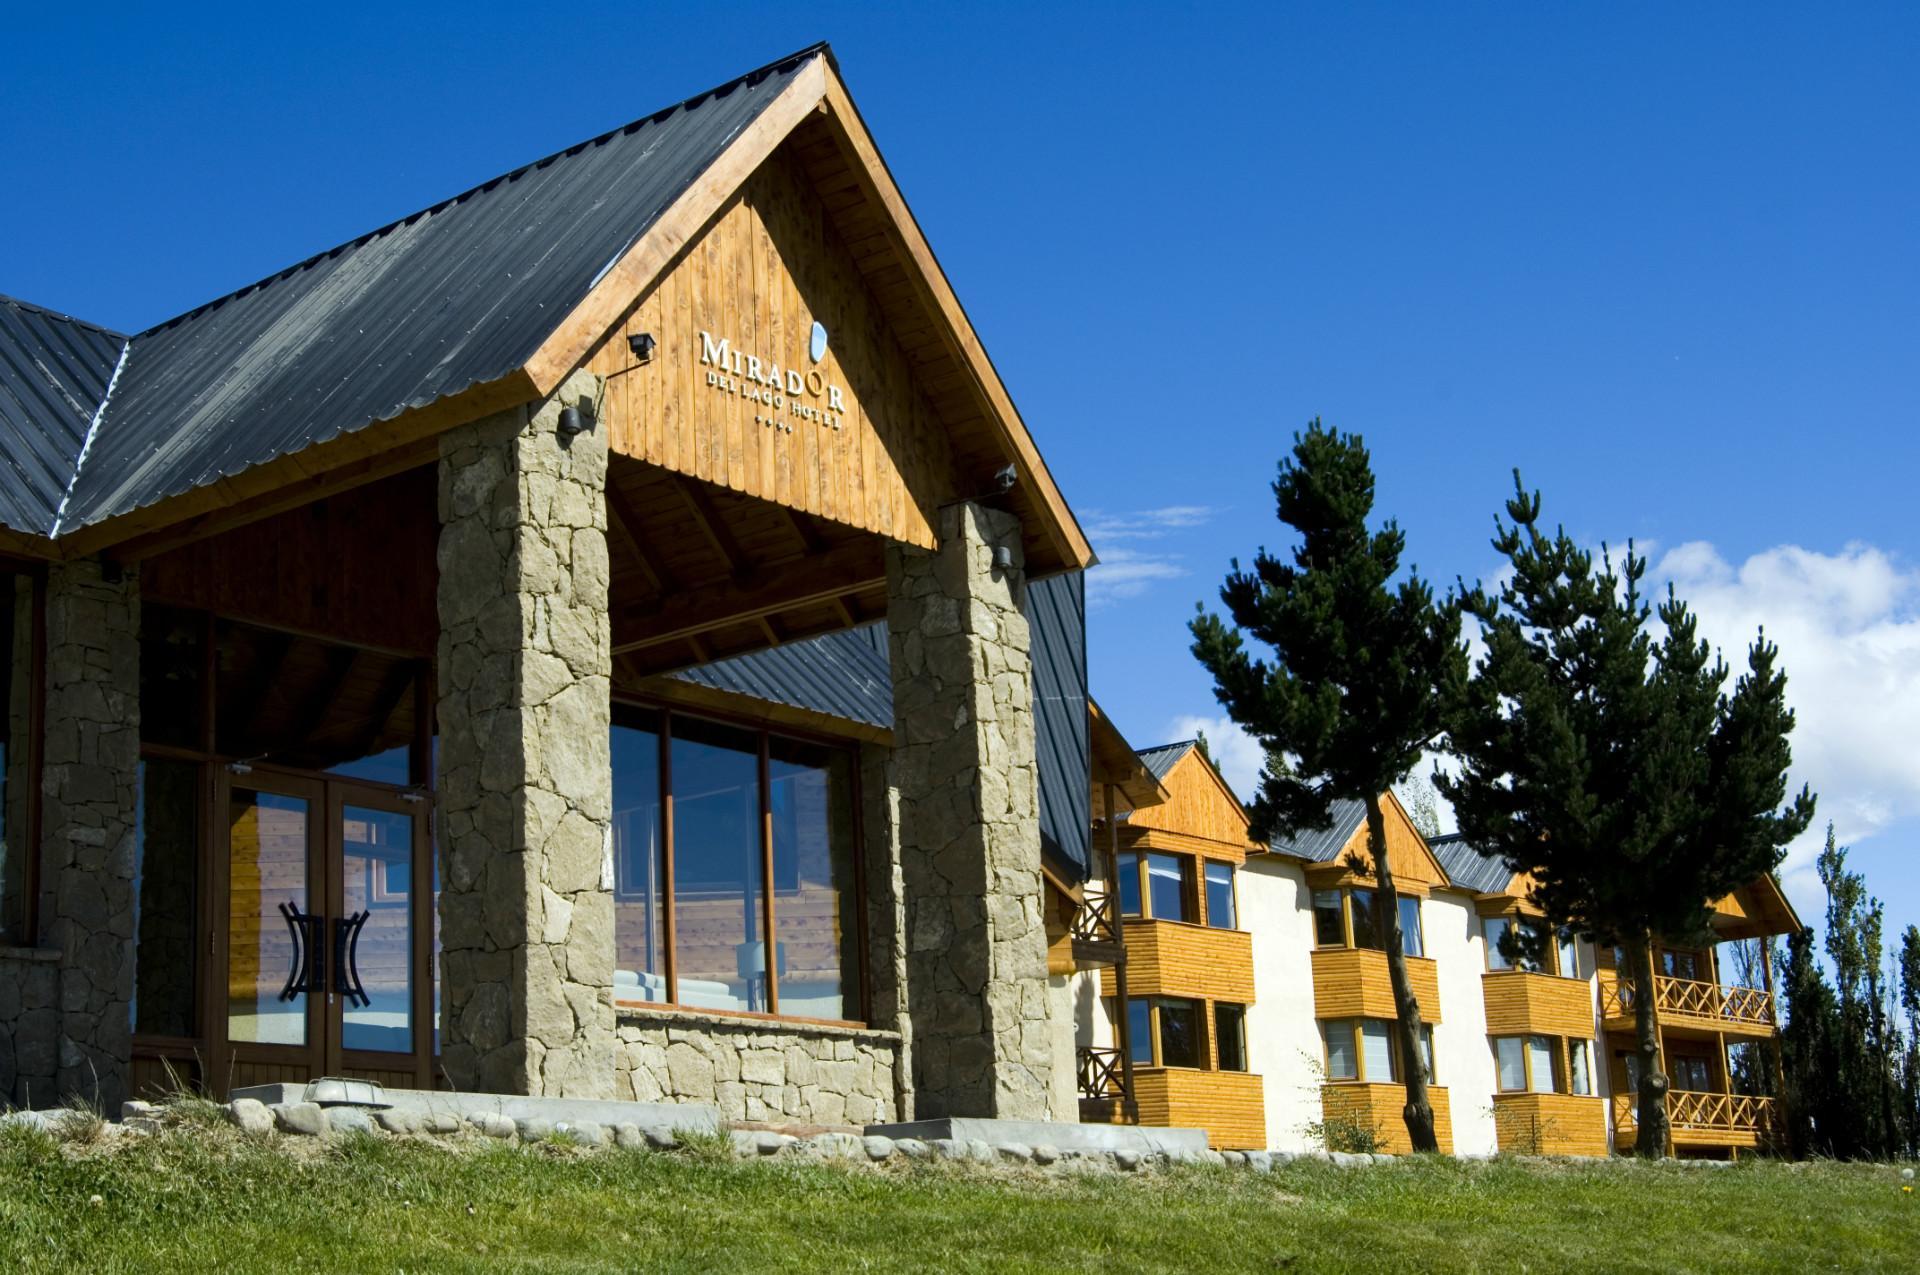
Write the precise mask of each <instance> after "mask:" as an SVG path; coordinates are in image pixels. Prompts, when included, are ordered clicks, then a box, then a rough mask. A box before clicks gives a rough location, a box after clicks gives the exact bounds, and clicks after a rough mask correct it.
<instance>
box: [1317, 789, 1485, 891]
mask: <svg viewBox="0 0 1920 1275" xmlns="http://www.w3.org/2000/svg"><path fill="white" fill-rule="evenodd" d="M1380 810H1381V813H1382V814H1383V815H1385V816H1386V823H1387V863H1388V864H1389V865H1390V866H1391V867H1392V868H1393V881H1394V887H1395V888H1396V889H1397V890H1398V891H1399V892H1400V893H1401V894H1412V895H1421V896H1425V895H1426V894H1429V893H1431V892H1432V891H1434V890H1444V889H1450V888H1452V885H1453V883H1452V881H1451V880H1450V879H1449V878H1448V877H1447V870H1446V869H1445V868H1444V867H1442V866H1441V863H1440V860H1439V859H1437V858H1435V857H1434V853H1433V851H1432V850H1431V849H1429V848H1428V846H1427V839H1426V838H1425V837H1423V836H1421V835H1420V830H1419V829H1418V828H1416V827H1414V824H1413V820H1412V819H1411V818H1410V817H1409V816H1408V814H1407V812H1406V808H1405V807H1403V806H1402V805H1401V804H1400V799H1399V798H1398V797H1395V796H1394V795H1393V794H1392V793H1391V792H1388V793H1385V794H1383V795H1382V797H1381V800H1380ZM1369 863H1370V859H1369V855H1368V850H1367V825H1366V821H1365V820H1362V821H1361V823H1360V826H1359V827H1358V828H1356V829H1354V831H1353V833H1352V835H1351V836H1349V837H1348V838H1347V842H1346V844H1345V845H1343V846H1342V847H1341V848H1340V852H1339V853H1338V854H1336V855H1335V856H1334V857H1333V858H1331V859H1329V860H1327V861H1326V862H1324V863H1311V864H1308V865H1307V868H1306V874H1307V883H1308V884H1309V885H1311V886H1313V887H1314V888H1316V889H1332V888H1334V887H1336V886H1341V885H1359V886H1366V885H1370V884H1372V882H1373V873H1372V871H1371V869H1370V868H1369V867H1367V866H1366V865H1368V864H1369Z"/></svg>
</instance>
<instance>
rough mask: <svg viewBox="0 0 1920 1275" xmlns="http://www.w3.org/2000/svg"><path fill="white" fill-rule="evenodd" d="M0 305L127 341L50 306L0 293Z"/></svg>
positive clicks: (95, 324)
mask: <svg viewBox="0 0 1920 1275" xmlns="http://www.w3.org/2000/svg"><path fill="white" fill-rule="evenodd" d="M0 305H11V306H18V307H19V308H20V309H22V310H31V311H32V312H33V313H35V314H37V315H40V316H42V317H44V318H48V319H54V320H56V321H58V322H61V323H75V324H78V325H79V326H81V327H83V328H92V329H93V330H94V331H95V332H98V333H100V335H102V336H110V337H112V338H113V339H114V340H116V341H124V340H126V339H127V334H126V333H124V332H118V331H115V330H114V329H112V328H110V327H106V326H105V325H103V324H99V323H94V322H92V321H91V320H88V319H81V318H76V317H75V316H74V315H71V314H68V313H67V312H66V311H64V310H55V309H53V308H52V307H50V306H44V305H36V304H35V303H34V302H32V301H24V300H22V299H21V298H19V297H15V296H9V295H7V294H6V293H4V292H0Z"/></svg>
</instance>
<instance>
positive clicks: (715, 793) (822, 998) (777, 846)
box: [612, 708, 860, 1020]
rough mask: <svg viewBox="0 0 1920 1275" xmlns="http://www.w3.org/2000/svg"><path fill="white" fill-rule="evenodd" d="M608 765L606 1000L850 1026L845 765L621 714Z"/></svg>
mask: <svg viewBox="0 0 1920 1275" xmlns="http://www.w3.org/2000/svg"><path fill="white" fill-rule="evenodd" d="M663 732H664V737H665V740H666V743H665V746H664V747H663V746H662V738H663ZM612 755H613V772H614V827H613V840H614V847H613V848H614V893H615V899H616V913H615V916H616V921H615V945H616V951H617V954H618V959H617V961H616V962H615V970H614V996H615V997H616V998H617V999H621V1000H637V1001H671V1002H673V1003H675V1004H679V1005H685V1006H687V1007H689V1008H695V1009H720V1010H742V1011H747V1012H752V1013H773V1012H777V1013H780V1014H783V1015H790V1016H794V1017H801V1018H828V1019H841V1020H845V1019H857V1018H858V1017H859V1005H860V983H859V971H860V953H859V924H858V916H857V912H856V908H855V890H854V858H855V849H856V847H855V837H854V822H853V817H854V811H853V763H852V757H851V755H850V754H849V753H847V752H846V751H845V750H842V749H836V748H831V747H827V746H824V745H816V744H810V743H804V742H801V741H797V740H790V739H787V738H784V737H778V736H772V735H765V734H763V733H761V732H758V731H753V730H747V729H743V728H739V727H734V726H728V725H723V724H720V723H717V722H710V721H706V720H703V719H700V718H693V717H684V716H681V715H679V714H674V715H673V716H672V718H671V720H670V721H663V719H662V717H661V715H659V714H657V713H650V712H645V711H638V710H629V709H626V708H622V709H620V710H619V711H618V713H617V714H616V717H615V725H614V729H613V739H612ZM769 871H770V872H771V877H769ZM769 894H771V897H769ZM769 923H771V925H772V937H773V941H772V942H771V943H769V942H768V937H769V935H768V926H769ZM669 954H671V965H672V977H671V980H669V976H668V964H669Z"/></svg>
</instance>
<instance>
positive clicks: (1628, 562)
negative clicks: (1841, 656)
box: [1435, 473, 1813, 1156]
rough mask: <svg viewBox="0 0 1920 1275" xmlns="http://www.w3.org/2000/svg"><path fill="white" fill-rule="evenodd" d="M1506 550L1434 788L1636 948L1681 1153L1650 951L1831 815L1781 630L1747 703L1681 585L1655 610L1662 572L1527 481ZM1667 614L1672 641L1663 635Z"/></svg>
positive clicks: (1641, 1124)
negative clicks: (1797, 716)
mask: <svg viewBox="0 0 1920 1275" xmlns="http://www.w3.org/2000/svg"><path fill="white" fill-rule="evenodd" d="M1507 517H1508V519H1509V520H1510V522H1509V524H1508V525H1501V524H1499V522H1498V520H1497V519H1496V524H1495V525H1496V533H1497V534H1496V536H1495V539H1494V547H1495V548H1496V549H1498V550H1499V551H1500V552H1501V553H1502V554H1503V555H1505V557H1506V558H1507V560H1508V562H1509V563H1510V564H1511V566H1512V574H1511V577H1510V579H1509V581H1508V582H1507V583H1506V585H1505V586H1504V587H1503V588H1501V590H1500V591H1499V592H1498V594H1497V595H1488V594H1487V593H1485V592H1483V591H1480V590H1475V591H1474V592H1473V593H1472V594H1471V595H1469V597H1468V600H1467V608H1468V610H1469V611H1471V612H1472V613H1473V614H1474V616H1475V617H1476V618H1477V619H1479V621H1480V623H1481V625H1482V626H1483V629H1484V633H1485V639H1486V647H1487V653H1486V656H1485V658H1484V659H1483V660H1481V662H1480V664H1479V666H1478V668H1477V669H1476V671H1475V675H1474V677H1473V678H1472V680H1471V682H1470V683H1467V684H1466V685H1464V686H1463V687H1462V688H1461V693H1460V694H1459V695H1458V697H1457V699H1456V700H1455V701H1454V705H1453V708H1452V710H1451V711H1450V713H1449V720H1448V728H1449V736H1450V739H1449V744H1450V748H1451V750H1452V752H1453V753H1454V754H1455V755H1456V756H1457V757H1458V758H1459V759H1460V762H1461V766H1460V772H1459V774H1458V775H1455V776H1451V777H1449V776H1446V775H1437V776H1436V777H1435V782H1436V784H1437V785H1438V786H1439V788H1440V790H1441V792H1442V793H1443V794H1445V795H1446V797H1447V798H1448V799H1449V800H1451V801H1452V803H1453V807H1454V813H1455V814H1456V816H1457V817H1458V819H1459V824H1460V831H1461V832H1462V833H1463V834H1465V836H1466V837H1467V839H1468V840H1469V841H1471V842H1472V843H1473V844H1474V845H1475V846H1477V847H1478V848H1479V849H1480V850H1481V851H1482V852H1484V853H1489V854H1494V855H1497V856H1499V857H1500V858H1501V859H1502V860H1504V861H1505V862H1506V864H1507V866H1509V867H1510V868H1512V869H1514V870H1515V871H1520V872H1528V873H1531V874H1532V875H1533V878H1534V880H1535V882H1536V886H1535V894H1534V899H1535V901H1536V902H1537V903H1539V904H1540V906H1541V907H1542V908H1544V909H1545V910H1546V912H1547V913H1548V915H1550V916H1553V917H1556V918H1561V919H1564V920H1565V921H1567V922H1569V923H1571V924H1572V925H1573V926H1574V927H1575V928H1577V929H1578V930H1579V931H1580V932H1581V933H1583V934H1584V935H1586V936H1587V937H1589V938H1591V939H1593V940H1594V941H1596V942H1599V943H1604V944H1614V945H1618V946H1620V947H1622V948H1623V949H1624V950H1625V952H1626V954H1627V959H1628V965H1629V969H1630V971H1631V979H1632V985H1633V1003H1634V1013H1635V1027H1636V1032H1635V1035H1636V1038H1637V1043H1638V1052H1639V1055H1640V1063H1639V1073H1640V1097H1639V1119H1638V1122H1637V1123H1638V1128H1639V1132H1638V1138H1637V1141H1638V1149H1639V1151H1640V1152H1641V1154H1643V1155H1650V1156H1661V1155H1664V1154H1665V1153H1666V1146H1667V1111H1666V1093H1667V1088H1668V1080H1667V1077H1666V1075H1665V1074H1664V1072H1663V1071H1662V1070H1661V1067H1660V1054H1659V1049H1658V1037H1657V1035H1656V1031H1655V1019H1654V1005H1655V994H1656V992H1655V984H1654V970H1653V953H1652V943H1653V941H1654V940H1655V939H1656V938H1663V939H1666V940H1669V941H1685V940H1689V939H1700V940H1705V939H1707V938H1708V937H1710V934H1709V929H1708V924H1707V920H1708V907H1709V905H1710V904H1711V903H1712V901H1713V900H1715V899H1718V898H1720V897H1722V896H1723V895H1726V894H1728V893H1729V892H1731V891H1732V890H1734V889H1736V888H1738V887H1740V886H1743V885H1746V884H1747V883H1748V882H1750V881H1752V880H1753V879H1754V878H1755V877H1757V876H1759V875H1760V874H1762V873H1764V872H1768V871H1771V870H1772V869H1773V867H1774V866H1775V865H1776V864H1777V863H1779V861H1780V856H1781V853H1782V847H1784V846H1785V845H1786V843H1787V842H1788V841H1791V840H1792V839H1793V838H1794V837H1795V836H1797V835H1799V833H1800V832H1801V831H1802V830H1803V829H1804V828H1805V827H1806V826H1807V823H1808V821H1809V820H1811V819H1812V817H1813V797H1812V795H1811V794H1810V793H1808V792H1807V791H1805V790H1804V789H1803V790H1802V791H1801V792H1800V794H1799V795H1798V796H1797V797H1796V798H1795V799H1794V800H1793V802H1792V803H1791V804H1789V805H1787V806H1785V808H1784V809H1783V808H1782V802H1783V801H1784V799H1785V796H1786V782H1787V765H1788V762H1789V760H1790V758H1791V754H1790V752H1789V749H1788V747H1787V735H1788V733H1789V732H1790V731H1791V730H1792V729H1793V713H1792V711H1791V710H1789V709H1788V708H1787V705H1786V678H1785V676H1784V675H1783V674H1781V673H1780V672H1779V671H1778V670H1777V669H1776V668H1775V666H1774V659H1775V648H1774V647H1773V646H1772V645H1771V644H1769V643H1768V642H1767V641H1766V640H1765V637H1764V635H1762V637H1761V638H1760V639H1759V640H1757V641H1755V642H1754V644H1753V645H1752V646H1751V647H1749V648H1748V651H1747V671H1746V672H1745V673H1744V674H1742V675H1741V677H1740V678H1739V680H1738V682H1737V683H1736V684H1735V686H1734V688H1733V690H1732V692H1731V693H1728V692H1727V691H1726V689H1725V683H1726V680H1727V672H1728V670H1727V667H1726V665H1725V664H1724V663H1722V662H1721V661H1719V660H1718V659H1716V658H1714V657H1713V654H1712V652H1711V650H1710V649H1709V647H1708V645H1707V643H1705V642H1703V641H1700V640H1699V639H1698V637H1697V634H1696V624H1695V620H1694V617H1693V614H1692V613H1691V612H1690V611H1689V610H1688V609H1687V607H1686V604H1685V603H1683V602H1681V601H1680V600H1679V599H1678V598H1677V597H1675V596H1674V594H1673V592H1672V590H1671V589H1669V590H1668V593H1667V597H1666V600H1665V601H1664V602H1662V603H1661V604H1660V606H1659V608H1658V610H1657V613H1656V612H1655V611H1654V610H1653V609H1652V608H1650V607H1648V606H1647V604H1646V603H1645V602H1644V601H1643V600H1642V597H1641V592H1640V581H1641V578H1642V577H1643V576H1644V575H1645V573H1646V565H1647V564H1646V560H1645V559H1644V558H1641V557H1638V556H1636V555H1635V554H1634V553H1633V551H1632V547H1631V546H1629V547H1628V551H1627V555H1626V558H1625V560H1624V561H1623V562H1622V564H1621V566H1620V568H1619V569H1618V570H1616V569H1615V567H1614V565H1613V563H1612V562H1611V560H1610V559H1608V558H1607V557H1606V556H1605V555H1604V554H1603V555H1602V557H1601V559H1600V562H1599V563H1598V565H1596V564H1595V562H1594V558H1593V555H1592V554H1590V553H1588V552H1586V551H1584V550H1582V549H1581V548H1580V547H1579V546H1578V545H1576V544H1575V543H1574V542H1573V540H1572V539H1571V538H1570V537H1569V536H1568V535H1567V534H1566V532H1565V531H1564V530H1559V531H1556V533H1555V534H1553V535H1551V536H1549V535H1547V534H1545V533H1544V532H1543V531H1541V529H1540V526H1539V519H1540V498H1539V496H1538V494H1529V493H1528V492H1527V491H1526V489H1525V488H1524V487H1523V486H1521V484H1520V477H1519V475H1518V474H1517V473H1516V474H1515V475H1514V496H1513V498H1512V499H1511V500H1509V501H1508V502H1507ZM1656 614H1657V616H1658V619H1659V626H1658V628H1657V629H1656V627H1655V626H1654V625H1653V624H1652V620H1653V619H1654V617H1655V615H1656Z"/></svg>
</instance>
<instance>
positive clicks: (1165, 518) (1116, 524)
mask: <svg viewBox="0 0 1920 1275" xmlns="http://www.w3.org/2000/svg"><path fill="white" fill-rule="evenodd" d="M1217 512H1218V511H1217V510H1215V509H1214V508H1212V507H1211V506H1209V505H1163V506H1161V507H1160V508H1158V509H1140V510H1135V511H1133V512H1131V513H1108V512H1107V511H1105V510H1101V509H1090V510H1087V511H1086V520H1085V522H1084V524H1083V525H1084V527H1085V530H1086V533H1087V538H1088V539H1089V540H1093V541H1108V540H1158V539H1159V538H1160V537H1162V536H1164V535H1166V534H1167V533H1168V532H1169V531H1185V530H1188V529H1190V528H1193V527H1198V526H1201V525H1203V524H1205V523H1206V522H1207V521H1208V520H1209V519H1211V518H1212V517H1213V515H1214V514H1215V513H1217Z"/></svg>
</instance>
